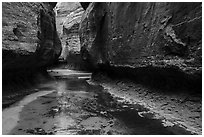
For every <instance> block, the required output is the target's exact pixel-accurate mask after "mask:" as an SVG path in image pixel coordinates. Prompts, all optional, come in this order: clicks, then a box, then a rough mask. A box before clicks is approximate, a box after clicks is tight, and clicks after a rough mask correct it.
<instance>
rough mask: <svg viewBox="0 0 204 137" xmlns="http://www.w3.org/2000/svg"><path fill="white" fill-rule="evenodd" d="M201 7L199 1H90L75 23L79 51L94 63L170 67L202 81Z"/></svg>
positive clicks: (96, 64)
mask: <svg viewBox="0 0 204 137" xmlns="http://www.w3.org/2000/svg"><path fill="white" fill-rule="evenodd" d="M201 9H202V7H201V3H159V2H157V3H147V2H145V3H144V2H143V3H128V2H126V3H115V2H114V3H91V4H90V5H89V6H88V8H87V9H86V11H85V13H84V14H83V17H82V22H81V24H80V40H81V46H82V48H81V54H82V56H83V59H84V60H86V61H87V62H89V63H90V64H92V65H93V66H95V67H98V65H104V64H106V65H108V66H111V67H116V68H117V67H127V68H133V69H134V68H146V67H150V68H159V69H174V70H178V71H179V72H181V73H184V74H189V75H193V76H195V77H196V78H195V77H194V78H192V79H197V78H198V79H199V81H201V74H202V42H201V37H202V31H201V30H202V25H201V24H202V21H201V20H202V15H201V14H202V12H201ZM159 72H161V71H159ZM133 73H134V72H133ZM150 73H151V72H150ZM161 73H162V72H161ZM167 74H168V71H167ZM166 77H169V76H166ZM173 79H174V78H173Z"/></svg>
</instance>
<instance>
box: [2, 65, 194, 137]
mask: <svg viewBox="0 0 204 137" xmlns="http://www.w3.org/2000/svg"><path fill="white" fill-rule="evenodd" d="M48 72H49V74H50V75H51V76H52V77H53V78H54V79H53V81H49V82H45V83H42V84H41V85H40V86H39V87H36V88H38V92H36V93H33V94H30V95H28V96H25V97H24V98H23V99H22V100H20V101H19V102H17V103H16V104H14V105H11V106H10V107H8V108H6V109H4V110H3V113H2V115H3V121H2V122H3V123H2V124H3V134H12V135H13V134H18V135H19V134H22V135H24V134H35V135H46V134H57V135H73V134H76V135H77V134H78V135H81V134H85V135H90V134H95V135H96V134H98V135H109V134H129V135H133V134H134V135H137V134H140V135H142V134H146V135H147V134H163V135H164V134H168V135H172V134H191V132H188V131H186V130H185V129H183V128H180V127H178V126H176V125H174V126H172V127H166V126H164V125H163V124H162V121H161V120H157V119H154V118H153V117H152V116H151V114H149V116H148V113H146V116H142V115H139V114H140V113H145V112H148V109H146V108H144V107H142V106H140V105H138V104H130V103H128V102H125V101H121V100H122V98H118V97H113V96H112V95H111V94H110V93H109V92H108V91H107V90H105V89H104V88H103V87H102V86H101V85H98V84H93V83H91V82H90V77H91V73H86V72H80V71H73V70H68V69H53V70H49V71H48Z"/></svg>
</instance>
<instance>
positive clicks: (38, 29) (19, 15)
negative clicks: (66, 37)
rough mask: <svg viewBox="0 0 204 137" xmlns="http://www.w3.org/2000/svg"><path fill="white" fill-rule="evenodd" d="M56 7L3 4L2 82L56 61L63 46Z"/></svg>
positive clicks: (37, 4)
mask: <svg viewBox="0 0 204 137" xmlns="http://www.w3.org/2000/svg"><path fill="white" fill-rule="evenodd" d="M55 5H56V3H42V2H36V3H33V2H3V3H2V70H3V81H6V80H9V79H12V78H14V77H17V78H16V79H18V77H24V75H27V74H26V73H29V74H28V75H31V74H32V72H33V71H36V70H38V69H39V68H45V67H47V66H49V65H51V64H53V63H54V62H55V61H57V59H58V57H59V56H60V54H61V49H62V47H61V42H60V39H59V37H58V34H57V31H56V23H55V13H54V10H53V8H54V7H55ZM18 73H20V74H18ZM32 75H33V74H32Z"/></svg>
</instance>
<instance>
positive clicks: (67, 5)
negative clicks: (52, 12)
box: [56, 2, 84, 59]
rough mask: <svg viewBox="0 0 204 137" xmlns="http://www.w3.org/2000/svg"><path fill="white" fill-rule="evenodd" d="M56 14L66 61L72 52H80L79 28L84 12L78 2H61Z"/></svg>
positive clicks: (63, 55)
mask: <svg viewBox="0 0 204 137" xmlns="http://www.w3.org/2000/svg"><path fill="white" fill-rule="evenodd" d="M56 12H57V28H58V32H59V33H60V37H61V41H62V45H63V50H62V54H61V57H62V58H64V59H66V58H67V56H68V55H69V53H70V52H77V53H79V51H80V41H79V35H78V28H79V23H80V21H81V16H82V14H83V12H84V10H83V8H82V7H81V5H80V3H78V2H60V3H58V4H57V6H56Z"/></svg>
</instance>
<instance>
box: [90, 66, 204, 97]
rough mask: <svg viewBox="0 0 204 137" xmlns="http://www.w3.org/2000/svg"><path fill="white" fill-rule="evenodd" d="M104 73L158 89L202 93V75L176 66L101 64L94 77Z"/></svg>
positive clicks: (115, 78) (114, 77)
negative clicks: (191, 73)
mask: <svg viewBox="0 0 204 137" xmlns="http://www.w3.org/2000/svg"><path fill="white" fill-rule="evenodd" d="M100 72H102V73H104V74H106V75H107V76H109V77H110V78H112V79H114V80H117V79H118V80H120V79H129V80H132V81H134V82H136V83H139V84H143V85H146V86H149V87H152V88H156V89H165V90H169V91H170V90H171V92H172V90H173V91H174V92H177V91H179V90H186V91H187V92H190V93H196V94H200V95H201V94H202V75H200V74H194V75H190V74H186V73H183V72H181V71H180V70H179V69H177V68H174V67H169V68H165V69H164V68H159V67H152V66H148V67H141V68H129V67H112V66H109V65H99V67H98V69H97V70H95V72H94V74H93V77H94V75H95V74H97V73H100Z"/></svg>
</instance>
